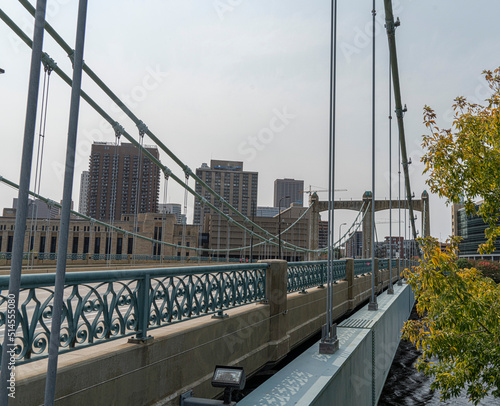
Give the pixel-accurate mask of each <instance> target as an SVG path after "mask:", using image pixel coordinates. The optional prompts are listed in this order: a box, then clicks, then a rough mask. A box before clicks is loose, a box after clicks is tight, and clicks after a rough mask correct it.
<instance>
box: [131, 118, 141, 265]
mask: <svg viewBox="0 0 500 406" xmlns="http://www.w3.org/2000/svg"><path fill="white" fill-rule="evenodd" d="M139 145H140V146H141V148H140V149H139V159H138V161H139V162H138V163H139V167H138V168H137V179H136V182H135V207H134V233H138V231H139V230H138V228H137V227H138V216H139V203H140V201H141V200H142V193H141V187H142V183H141V177H142V152H143V149H144V130H143V129H142V128H139ZM132 245H133V249H132V258H133V264H134V265H135V257H136V255H135V253H136V249H137V240H136V238H135V234H134V237H133V244H132Z"/></svg>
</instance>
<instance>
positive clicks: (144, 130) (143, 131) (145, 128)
mask: <svg viewBox="0 0 500 406" xmlns="http://www.w3.org/2000/svg"><path fill="white" fill-rule="evenodd" d="M137 128H138V129H139V136H141V137H144V134H146V133H147V132H148V126H147V125H146V124H144V123H143V122H142V121H139V122H138V123H137Z"/></svg>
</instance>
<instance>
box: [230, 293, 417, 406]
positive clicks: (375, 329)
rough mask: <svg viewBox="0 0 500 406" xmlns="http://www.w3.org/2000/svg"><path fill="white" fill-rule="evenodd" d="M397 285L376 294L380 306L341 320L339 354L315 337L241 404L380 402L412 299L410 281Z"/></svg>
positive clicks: (362, 405) (367, 405) (356, 405)
mask: <svg viewBox="0 0 500 406" xmlns="http://www.w3.org/2000/svg"><path fill="white" fill-rule="evenodd" d="M394 290H395V292H394V295H388V294H387V292H384V293H383V294H381V295H380V296H379V297H378V298H377V301H378V304H379V309H378V310H377V311H369V310H368V309H367V306H365V307H364V308H363V309H361V310H359V311H358V312H356V313H355V314H353V315H352V316H351V317H349V318H348V319H347V320H344V321H343V322H342V323H340V325H339V327H338V338H339V341H340V345H339V350H338V351H337V352H336V353H335V354H333V355H328V354H319V352H318V350H319V344H318V343H316V344H315V345H313V346H312V347H310V348H309V349H308V350H306V351H305V352H304V353H303V354H301V355H300V356H299V357H298V358H297V359H295V360H294V361H292V362H291V363H290V364H288V365H287V366H286V367H285V368H284V369H282V370H281V371H279V372H278V373H277V374H276V375H274V376H273V377H271V378H270V379H269V380H267V381H266V382H265V383H264V384H263V385H261V386H260V387H259V388H257V389H256V390H254V391H253V392H252V393H251V394H250V395H248V396H247V397H245V398H244V399H243V400H242V401H241V402H239V403H238V406H260V405H280V406H286V405H299V404H300V405H314V406H372V405H376V404H377V402H378V399H379V397H380V394H381V392H382V389H383V386H384V383H385V380H386V378H387V374H388V372H389V369H390V367H391V364H392V361H393V358H394V355H395V353H396V350H397V347H398V345H399V341H400V337H401V328H402V326H403V324H404V322H405V321H406V320H407V318H408V316H409V314H410V312H411V308H412V306H413V301H414V299H413V293H412V291H411V289H410V287H409V286H408V285H403V286H395V288H394Z"/></svg>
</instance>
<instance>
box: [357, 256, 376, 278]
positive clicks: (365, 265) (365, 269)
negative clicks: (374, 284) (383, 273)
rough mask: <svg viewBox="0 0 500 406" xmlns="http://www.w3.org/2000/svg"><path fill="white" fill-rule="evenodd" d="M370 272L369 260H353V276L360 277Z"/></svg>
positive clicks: (370, 263)
mask: <svg viewBox="0 0 500 406" xmlns="http://www.w3.org/2000/svg"><path fill="white" fill-rule="evenodd" d="M371 272H372V260H371V259H355V260H354V276H360V275H363V274H365V273H371Z"/></svg>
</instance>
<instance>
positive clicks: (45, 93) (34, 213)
mask: <svg viewBox="0 0 500 406" xmlns="http://www.w3.org/2000/svg"><path fill="white" fill-rule="evenodd" d="M42 62H43V64H44V75H43V88H42V102H41V108H40V117H41V118H40V127H39V131H38V147H37V156H36V166H35V192H37V193H40V185H41V178H42V166H43V150H44V144H45V128H46V125H47V107H48V103H49V85H50V73H51V72H52V67H51V66H50V63H48V62H47V61H45V60H44V59H43V60H42ZM30 216H31V222H30V233H29V240H28V247H29V250H28V251H29V255H28V268H29V269H31V268H33V264H34V256H35V252H34V251H35V246H34V245H35V240H36V230H37V227H38V205H37V204H36V200H34V201H33V204H32V210H31V214H30ZM33 233H34V236H32V235H33ZM32 238H33V247H31V239H32Z"/></svg>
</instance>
